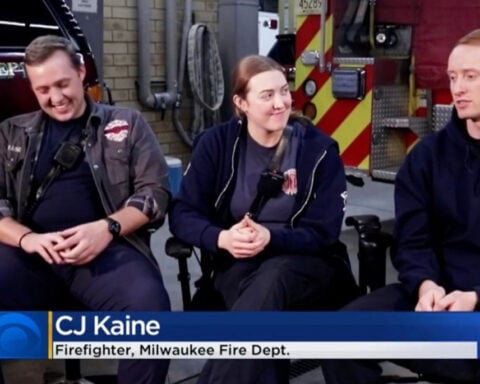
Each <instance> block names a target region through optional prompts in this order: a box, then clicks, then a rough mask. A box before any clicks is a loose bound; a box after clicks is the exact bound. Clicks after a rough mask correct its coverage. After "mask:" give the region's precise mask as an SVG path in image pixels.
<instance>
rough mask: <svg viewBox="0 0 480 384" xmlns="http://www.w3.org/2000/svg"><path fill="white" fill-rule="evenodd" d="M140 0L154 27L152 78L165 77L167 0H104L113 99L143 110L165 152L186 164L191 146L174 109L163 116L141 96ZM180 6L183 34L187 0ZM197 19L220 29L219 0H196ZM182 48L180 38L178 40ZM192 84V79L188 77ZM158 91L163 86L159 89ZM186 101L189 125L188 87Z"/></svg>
mask: <svg viewBox="0 0 480 384" xmlns="http://www.w3.org/2000/svg"><path fill="white" fill-rule="evenodd" d="M137 1H148V2H149V3H150V8H151V12H150V15H151V16H150V17H151V24H150V31H151V36H150V38H151V47H152V48H151V65H152V66H151V71H150V74H151V80H152V81H153V82H155V83H156V84H162V82H164V81H165V57H164V56H165V53H164V52H165V29H164V17H165V15H164V14H165V0H104V10H103V11H104V32H103V40H104V46H103V50H104V57H103V64H104V68H103V70H104V79H105V82H106V83H107V84H108V86H109V87H110V89H111V91H112V96H113V100H114V101H115V102H116V104H117V105H123V106H129V107H132V108H135V109H138V110H140V111H142V113H143V115H144V116H145V118H146V119H147V121H148V122H149V124H150V125H151V127H152V128H153V130H154V131H155V133H156V135H157V137H158V139H159V142H160V143H161V145H162V148H163V150H164V153H165V154H166V155H171V156H175V157H180V158H181V159H182V161H183V164H184V165H185V164H186V162H187V161H188V156H189V153H190V149H189V148H188V147H187V146H186V145H184V144H183V142H182V141H181V139H180V137H179V136H178V134H177V132H176V130H175V128H174V126H173V123H172V120H171V111H167V113H166V114H165V119H164V120H163V121H162V120H161V113H160V111H156V110H152V109H148V108H146V107H144V106H142V105H141V104H140V103H139V101H138V97H137V90H136V85H135V83H136V80H137V77H138V76H137V73H138V66H137V61H138V59H137ZM177 8H178V18H177V25H178V28H177V29H178V31H177V33H178V38H179V39H180V37H181V30H182V23H183V2H181V1H178V2H177ZM192 8H193V20H194V22H196V23H204V24H207V25H208V27H209V29H210V30H211V31H212V32H213V33H215V34H216V32H217V26H218V24H217V16H218V10H217V1H216V0H194V1H193V4H192ZM178 49H179V50H180V41H179V43H178ZM184 84H185V86H186V87H188V80H187V79H185V80H184ZM156 91H158V92H160V91H162V89H161V88H160V89H158V90H156ZM184 95H185V99H184V102H183V105H182V111H181V114H180V115H181V116H182V124H183V126H184V127H187V128H188V127H189V124H190V118H191V113H192V111H191V105H192V102H191V100H189V99H188V98H189V92H188V90H187V91H186V92H184Z"/></svg>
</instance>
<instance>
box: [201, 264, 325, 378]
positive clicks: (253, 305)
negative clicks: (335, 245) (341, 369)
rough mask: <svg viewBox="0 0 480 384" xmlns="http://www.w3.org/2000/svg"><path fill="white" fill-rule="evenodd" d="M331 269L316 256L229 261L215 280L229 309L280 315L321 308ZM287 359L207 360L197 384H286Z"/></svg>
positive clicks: (218, 272)
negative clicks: (290, 311)
mask: <svg viewBox="0 0 480 384" xmlns="http://www.w3.org/2000/svg"><path fill="white" fill-rule="evenodd" d="M332 278H333V269H332V268H331V267H330V266H329V265H327V264H326V263H325V261H324V260H322V259H321V258H320V257H313V256H302V255H285V256H276V257H271V258H266V259H265V258H252V259H245V260H235V261H232V262H231V263H230V264H229V265H228V266H225V267H224V268H221V269H220V270H218V271H217V272H216V275H215V280H214V282H215V287H216V288H217V289H218V290H219V291H220V292H221V294H222V295H223V298H224V300H225V303H226V306H227V309H229V310H232V311H277V310H279V311H281V310H295V309H297V310H298V309H312V308H319V307H322V306H323V302H324V301H327V299H328V297H330V295H331V294H332V292H330V291H329V289H330V286H331V281H332ZM288 366H289V361H288V360H209V361H208V362H207V363H206V365H205V367H204V369H203V370H202V373H201V375H200V378H199V381H198V383H201V384H206V383H208V384H225V383H229V384H254V383H261V384H284V383H288Z"/></svg>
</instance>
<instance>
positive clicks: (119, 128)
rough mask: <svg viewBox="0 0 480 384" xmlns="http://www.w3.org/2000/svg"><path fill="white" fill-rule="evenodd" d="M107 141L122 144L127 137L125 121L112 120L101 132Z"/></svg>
mask: <svg viewBox="0 0 480 384" xmlns="http://www.w3.org/2000/svg"><path fill="white" fill-rule="evenodd" d="M103 133H104V134H105V137H106V138H107V140H111V141H116V142H122V141H124V140H125V139H126V138H127V136H128V123H127V121H126V120H113V121H111V122H109V123H108V124H107V126H106V127H105V129H104V130H103Z"/></svg>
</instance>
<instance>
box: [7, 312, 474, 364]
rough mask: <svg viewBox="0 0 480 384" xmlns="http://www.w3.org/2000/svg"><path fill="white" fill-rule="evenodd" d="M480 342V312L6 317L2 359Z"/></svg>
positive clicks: (392, 353)
mask: <svg viewBox="0 0 480 384" xmlns="http://www.w3.org/2000/svg"><path fill="white" fill-rule="evenodd" d="M479 342H480V314H479V313H448V312H435V313H426V312H422V313H415V312H395V313H394V312H173V313H170V312H165V313H164V312H54V313H48V312H21V313H20V312H0V358H1V359H42V358H95V357H99V358H205V357H206V358H208V357H211V358H252V357H253V358H288V357H290V358H331V357H344V358H347V357H348V358H349V357H353V358H358V357H362V358H380V357H385V358H387V357H390V358H395V357H404V358H408V357H414V356H416V357H417V358H436V357H440V358H443V357H446V355H445V354H448V356H450V357H451V358H478V355H479V353H478V352H479V351H478V345H479ZM414 350H416V351H417V353H416V354H413V355H412V354H411V351H414Z"/></svg>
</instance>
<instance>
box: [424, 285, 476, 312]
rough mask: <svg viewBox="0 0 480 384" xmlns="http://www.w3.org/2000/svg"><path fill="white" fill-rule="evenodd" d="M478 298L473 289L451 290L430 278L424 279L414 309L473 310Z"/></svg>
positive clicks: (435, 310)
mask: <svg viewBox="0 0 480 384" xmlns="http://www.w3.org/2000/svg"><path fill="white" fill-rule="evenodd" d="M477 301H478V298H477V294H476V292H474V291H458V290H457V291H452V292H450V293H448V294H447V293H446V292H445V289H444V288H443V287H441V286H439V285H437V284H436V283H435V282H433V281H431V280H425V281H423V282H422V284H420V288H419V290H418V302H417V305H416V307H415V311H434V312H437V311H473V310H474V309H475V306H476V304H477Z"/></svg>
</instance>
